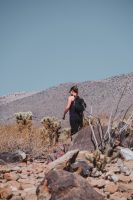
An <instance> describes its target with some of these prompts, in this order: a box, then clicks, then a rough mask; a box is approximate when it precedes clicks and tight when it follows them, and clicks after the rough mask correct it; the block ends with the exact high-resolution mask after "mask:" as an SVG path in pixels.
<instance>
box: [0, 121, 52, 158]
mask: <svg viewBox="0 0 133 200" xmlns="http://www.w3.org/2000/svg"><path fill="white" fill-rule="evenodd" d="M49 148H50V147H49V143H48V141H47V137H46V132H45V131H44V130H43V128H36V127H34V126H33V125H32V126H25V125H18V124H11V125H0V152H4V151H15V150H17V149H20V150H22V151H24V152H26V153H28V154H31V155H32V156H34V157H38V156H42V155H46V153H47V151H48V149H49Z"/></svg>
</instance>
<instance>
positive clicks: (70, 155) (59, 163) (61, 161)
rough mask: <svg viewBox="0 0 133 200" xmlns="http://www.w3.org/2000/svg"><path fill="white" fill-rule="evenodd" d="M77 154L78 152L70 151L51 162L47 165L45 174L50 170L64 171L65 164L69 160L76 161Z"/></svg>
mask: <svg viewBox="0 0 133 200" xmlns="http://www.w3.org/2000/svg"><path fill="white" fill-rule="evenodd" d="M78 153H79V150H78V149H76V150H72V151H68V152H67V153H66V154H65V155H63V156H61V157H59V158H58V159H57V160H55V161H53V162H51V163H49V164H48V167H47V172H48V171H49V170H51V169H55V168H56V169H57V168H58V169H64V168H65V167H66V166H67V164H68V163H69V162H70V160H74V159H76V157H77V155H78Z"/></svg>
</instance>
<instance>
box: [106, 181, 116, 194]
mask: <svg viewBox="0 0 133 200" xmlns="http://www.w3.org/2000/svg"><path fill="white" fill-rule="evenodd" d="M117 190H118V185H116V184H115V183H113V182H110V183H109V184H107V185H105V188H104V191H105V192H109V193H111V194H113V193H115V192H116V191H117Z"/></svg>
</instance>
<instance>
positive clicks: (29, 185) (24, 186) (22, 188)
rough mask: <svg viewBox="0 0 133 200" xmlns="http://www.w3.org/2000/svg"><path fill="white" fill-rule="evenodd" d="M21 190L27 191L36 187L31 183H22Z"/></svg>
mask: <svg viewBox="0 0 133 200" xmlns="http://www.w3.org/2000/svg"><path fill="white" fill-rule="evenodd" d="M20 188H21V190H25V189H29V188H30V189H34V188H35V186H34V184H30V183H21V186H20Z"/></svg>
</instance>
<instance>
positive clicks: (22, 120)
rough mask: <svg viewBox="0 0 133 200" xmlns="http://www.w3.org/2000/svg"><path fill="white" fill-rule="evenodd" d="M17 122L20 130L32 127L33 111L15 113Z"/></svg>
mask: <svg viewBox="0 0 133 200" xmlns="http://www.w3.org/2000/svg"><path fill="white" fill-rule="evenodd" d="M15 117H16V123H17V125H18V128H19V130H20V131H22V129H24V128H25V127H28V128H29V129H31V126H32V112H30V111H29V112H18V113H15Z"/></svg>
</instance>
